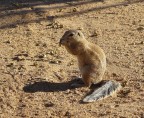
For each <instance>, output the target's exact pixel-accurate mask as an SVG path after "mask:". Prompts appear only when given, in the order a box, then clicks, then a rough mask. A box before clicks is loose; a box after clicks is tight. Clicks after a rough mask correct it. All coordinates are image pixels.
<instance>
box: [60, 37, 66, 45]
mask: <svg viewBox="0 0 144 118" xmlns="http://www.w3.org/2000/svg"><path fill="white" fill-rule="evenodd" d="M64 42H65V41H64V39H63V38H61V39H60V42H59V46H61V45H63V44H64Z"/></svg>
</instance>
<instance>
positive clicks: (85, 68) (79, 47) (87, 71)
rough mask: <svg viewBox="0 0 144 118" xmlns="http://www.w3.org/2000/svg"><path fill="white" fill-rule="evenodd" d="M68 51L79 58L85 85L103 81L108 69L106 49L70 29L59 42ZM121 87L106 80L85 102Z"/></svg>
mask: <svg viewBox="0 0 144 118" xmlns="http://www.w3.org/2000/svg"><path fill="white" fill-rule="evenodd" d="M59 44H60V45H63V46H65V48H66V49H67V51H68V52H69V53H71V54H72V55H75V56H76V57H77V59H78V66H79V69H80V73H81V75H82V80H83V82H84V85H85V86H87V87H90V86H91V85H92V84H97V83H100V82H101V81H102V77H103V75H104V73H105V71H106V56H105V53H104V51H103V50H102V49H101V48H100V47H99V46H98V45H96V44H93V43H91V42H88V41H87V40H86V39H85V36H84V35H83V33H82V32H81V31H79V30H68V31H66V32H65V33H64V35H63V36H62V38H61V39H60V42H59ZM118 88H120V84H119V83H117V82H114V81H108V82H105V84H104V85H102V87H100V88H99V89H97V90H95V91H94V92H93V93H92V94H91V95H89V96H87V97H86V98H84V100H83V101H84V102H92V101H95V100H98V99H100V98H103V97H106V96H108V95H110V94H111V93H113V92H114V91H116V90H117V89H118Z"/></svg>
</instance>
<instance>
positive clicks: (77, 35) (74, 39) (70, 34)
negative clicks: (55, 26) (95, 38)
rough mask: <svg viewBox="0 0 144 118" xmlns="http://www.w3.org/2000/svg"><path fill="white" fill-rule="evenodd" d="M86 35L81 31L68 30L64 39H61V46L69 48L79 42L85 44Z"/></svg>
mask: <svg viewBox="0 0 144 118" xmlns="http://www.w3.org/2000/svg"><path fill="white" fill-rule="evenodd" d="M84 39H85V38H84V35H83V33H82V32H81V31H79V30H68V31H66V32H65V33H64V35H63V36H62V38H61V39H60V42H59V45H60V46H61V45H63V46H69V45H71V44H76V43H79V42H83V41H82V40H84Z"/></svg>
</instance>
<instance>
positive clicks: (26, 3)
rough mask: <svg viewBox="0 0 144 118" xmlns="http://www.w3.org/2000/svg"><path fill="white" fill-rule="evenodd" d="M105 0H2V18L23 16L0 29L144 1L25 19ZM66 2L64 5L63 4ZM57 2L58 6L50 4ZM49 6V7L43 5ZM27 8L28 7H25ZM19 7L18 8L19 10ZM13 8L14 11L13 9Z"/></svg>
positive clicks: (0, 2)
mask: <svg viewBox="0 0 144 118" xmlns="http://www.w3.org/2000/svg"><path fill="white" fill-rule="evenodd" d="M103 1H104V0H87V1H77V0H43V1H40V0H1V1H0V20H1V21H2V20H4V21H5V18H6V19H12V18H14V17H16V16H17V15H19V16H20V17H21V18H20V19H16V20H15V21H11V20H9V21H8V22H4V23H1V24H0V29H4V28H13V27H12V26H14V25H17V24H18V25H21V24H28V23H34V22H40V21H45V20H51V18H52V19H57V18H63V17H64V18H65V17H70V16H74V15H81V14H83V13H88V12H92V11H97V10H102V9H107V8H111V7H117V6H127V5H129V4H134V3H138V2H144V1H143V0H131V1H129V0H126V1H125V2H121V3H116V4H110V5H103V6H98V7H95V8H89V9H86V10H81V11H76V12H71V13H64V14H57V15H53V16H49V15H48V16H47V17H41V16H40V17H39V18H38V17H37V18H36V19H30V20H29V19H27V20H26V21H25V20H23V17H24V15H26V14H31V13H36V14H43V13H44V12H47V11H50V10H55V9H63V8H69V7H78V6H80V5H86V4H91V3H95V2H103ZM62 3H64V4H63V5H61V4H62ZM53 4H56V6H50V5H53ZM39 5H40V6H41V7H40V8H34V7H35V6H39ZM42 6H47V7H42ZM23 8H24V9H23ZM25 8H27V9H25ZM17 9H18V10H17ZM11 10H12V11H11Z"/></svg>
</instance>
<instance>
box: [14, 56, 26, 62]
mask: <svg viewBox="0 0 144 118" xmlns="http://www.w3.org/2000/svg"><path fill="white" fill-rule="evenodd" d="M13 60H16V61H22V60H24V57H23V56H16V57H14V58H13Z"/></svg>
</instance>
